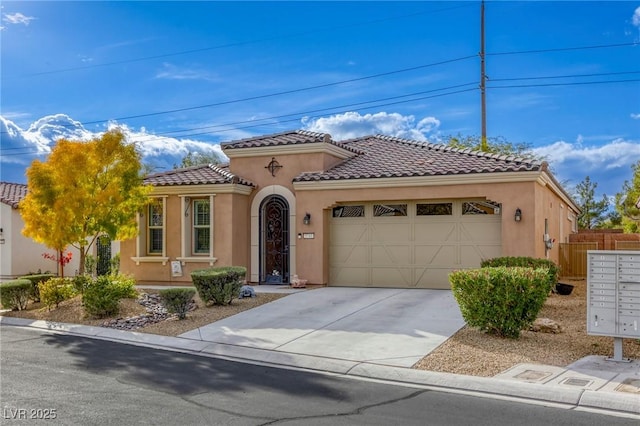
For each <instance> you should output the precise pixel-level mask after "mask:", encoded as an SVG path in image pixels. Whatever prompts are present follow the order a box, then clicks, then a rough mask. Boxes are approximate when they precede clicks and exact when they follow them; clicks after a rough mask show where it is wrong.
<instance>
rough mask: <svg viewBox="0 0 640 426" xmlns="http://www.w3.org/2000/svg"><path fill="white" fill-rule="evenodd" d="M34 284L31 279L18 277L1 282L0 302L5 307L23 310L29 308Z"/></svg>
mask: <svg viewBox="0 0 640 426" xmlns="http://www.w3.org/2000/svg"><path fill="white" fill-rule="evenodd" d="M32 291H33V284H31V281H29V280H23V279H17V280H11V281H6V282H4V283H2V284H0V303H2V307H3V308H5V309H11V310H12V311H22V310H23V309H27V302H28V301H29V296H30V295H31V292H32Z"/></svg>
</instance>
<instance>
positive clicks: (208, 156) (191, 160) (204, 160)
mask: <svg viewBox="0 0 640 426" xmlns="http://www.w3.org/2000/svg"><path fill="white" fill-rule="evenodd" d="M219 163H220V157H219V156H218V154H216V153H215V152H214V151H211V152H193V151H189V152H188V153H187V155H185V156H184V157H183V158H182V162H181V163H180V164H174V165H173V168H174V169H177V168H184V167H192V166H199V165H202V164H219Z"/></svg>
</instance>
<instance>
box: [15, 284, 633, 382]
mask: <svg viewBox="0 0 640 426" xmlns="http://www.w3.org/2000/svg"><path fill="white" fill-rule="evenodd" d="M572 283H573V284H575V288H574V290H573V292H572V293H571V295H569V296H560V295H556V294H553V295H551V296H550V297H549V299H548V300H547V302H546V303H545V305H544V307H543V309H542V311H541V313H540V315H539V316H540V317H544V318H550V319H552V320H554V321H556V322H558V323H559V324H560V325H561V326H562V329H563V331H562V333H560V334H547V333H534V332H532V331H525V332H523V333H522V334H521V337H520V338H519V339H503V338H499V337H495V336H492V335H488V334H485V333H482V332H480V331H477V330H474V329H470V328H468V327H464V328H462V329H461V330H460V331H458V332H457V333H456V334H455V335H454V336H452V337H451V338H450V339H449V340H447V341H446V342H445V343H444V344H442V345H441V346H440V347H438V348H437V349H436V350H435V351H434V352H432V353H431V354H429V355H428V356H426V357H425V358H423V359H422V360H421V361H419V362H418V363H417V364H416V365H415V366H414V368H418V369H422V370H432V371H442V372H448V373H458V374H468V375H474V376H493V375H495V374H497V373H499V372H501V371H504V370H506V369H508V368H510V367H512V366H514V365H516V364H519V363H537V364H546V365H556V366H560V367H564V366H566V365H568V364H571V363H572V362H574V361H577V360H578V359H580V358H583V357H585V356H588V355H604V356H612V355H613V339H612V338H610V337H598V336H589V335H587V334H586V319H587V313H586V307H587V296H586V294H587V292H586V282H585V281H572ZM147 291H148V292H149V293H151V292H154V291H157V290H147ZM283 296H285V295H284V294H277V293H259V294H258V297H255V298H247V299H235V300H234V301H233V303H232V304H231V305H228V306H205V305H204V304H203V303H202V301H201V300H200V299H199V298H198V297H197V295H196V302H197V305H198V307H197V309H196V310H194V311H192V312H190V313H189V314H188V315H187V319H185V320H177V319H169V320H166V321H163V322H160V323H157V324H153V325H149V326H146V327H144V328H142V329H138V330H136V331H139V332H143V333H152V334H160V335H164V336H177V335H179V334H182V333H185V332H187V331H189V330H193V329H195V328H198V327H201V326H203V325H206V324H209V323H212V322H214V321H218V320H220V319H223V318H225V317H228V316H231V315H234V314H236V313H238V312H242V311H245V310H247V309H252V308H254V307H257V306H259V305H262V304H264V303H268V302H271V301H273V300H276V299H279V298H281V297H283ZM142 313H145V310H144V308H143V307H142V306H141V305H139V304H138V303H137V302H136V300H134V299H126V300H123V301H122V302H121V305H120V315H119V317H120V318H126V317H130V316H136V315H140V314H142ZM3 315H7V316H14V317H22V318H33V319H42V320H49V321H56V322H67V323H76V324H86V325H94V326H99V325H101V324H102V323H103V322H105V321H106V320H109V319H113V318H107V319H91V318H85V317H84V311H83V309H82V306H81V302H80V298H75V299H72V300H68V301H65V302H63V303H62V304H60V307H59V308H58V309H53V310H51V311H47V309H46V308H42V307H41V306H40V305H39V304H31V305H29V309H28V310H27V311H21V312H6V313H4V314H3ZM624 356H625V357H628V358H633V359H640V340H637V339H625V340H624Z"/></svg>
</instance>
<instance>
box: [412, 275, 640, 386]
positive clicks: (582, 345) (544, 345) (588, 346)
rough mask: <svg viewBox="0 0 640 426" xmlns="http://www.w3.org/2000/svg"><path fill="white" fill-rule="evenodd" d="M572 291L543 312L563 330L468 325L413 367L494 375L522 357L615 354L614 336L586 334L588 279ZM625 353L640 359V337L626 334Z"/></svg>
mask: <svg viewBox="0 0 640 426" xmlns="http://www.w3.org/2000/svg"><path fill="white" fill-rule="evenodd" d="M563 282H569V283H572V284H574V285H575V287H574V289H573V292H572V293H571V294H570V295H569V296H560V295H557V294H552V295H551V296H550V297H549V299H547V302H546V303H545V305H544V307H543V308H542V311H541V312H540V314H539V315H538V317H539V318H550V319H552V320H554V321H556V322H557V323H559V324H560V325H561V327H562V333H559V334H550V333H539V332H538V333H535V332H532V331H524V332H523V333H522V334H521V335H520V338H519V339H504V338H500V337H495V336H492V335H488V334H486V333H483V332H480V331H478V330H476V329H471V328H469V327H464V328H462V329H461V330H460V331H458V332H457V333H456V334H455V335H453V336H452V337H451V338H450V339H449V340H447V341H446V342H445V343H444V344H442V345H441V346H440V347H438V348H437V349H436V350H435V351H434V352H432V353H430V354H429V355H427V356H426V357H424V358H423V359H422V360H421V361H419V362H418V363H417V364H416V365H415V366H414V368H418V369H421V370H431V371H443V372H447V373H458V374H468V375H474V376H493V375H495V374H497V373H500V372H502V371H504V370H506V369H508V368H510V367H512V366H514V365H516V364H519V363H534V364H545V365H555V366H559V367H565V366H567V365H569V364H571V363H573V362H574V361H577V360H578V359H580V358H583V357H585V356H588V355H604V356H613V338H611V337H600V336H590V335H587V289H586V287H587V285H586V281H584V280H582V281H566V280H563ZM623 351H624V356H625V357H627V358H633V359H640V340H638V339H624V349H623Z"/></svg>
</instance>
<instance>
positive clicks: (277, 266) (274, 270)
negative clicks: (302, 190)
mask: <svg viewBox="0 0 640 426" xmlns="http://www.w3.org/2000/svg"><path fill="white" fill-rule="evenodd" d="M260 216H261V217H260V283H261V284H289V204H288V203H287V200H285V199H284V198H282V197H281V196H279V195H271V196H269V197H267V198H265V199H264V200H263V201H262V204H261V206H260Z"/></svg>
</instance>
